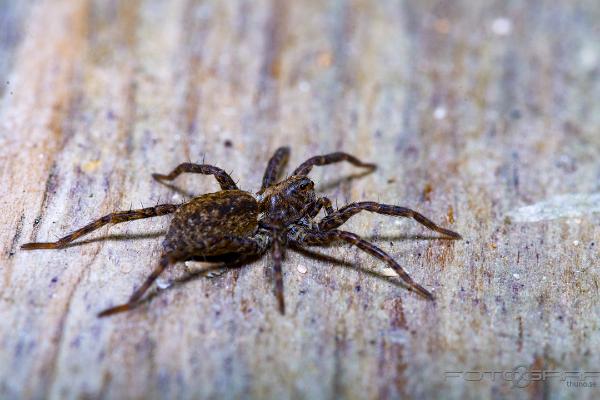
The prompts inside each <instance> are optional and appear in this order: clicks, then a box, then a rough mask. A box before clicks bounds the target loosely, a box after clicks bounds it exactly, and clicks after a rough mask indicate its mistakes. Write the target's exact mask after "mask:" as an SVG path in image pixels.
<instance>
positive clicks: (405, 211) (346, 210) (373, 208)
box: [319, 201, 462, 239]
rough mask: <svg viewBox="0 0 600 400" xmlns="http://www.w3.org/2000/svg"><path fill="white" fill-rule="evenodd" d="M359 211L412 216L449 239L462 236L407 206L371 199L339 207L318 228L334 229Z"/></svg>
mask: <svg viewBox="0 0 600 400" xmlns="http://www.w3.org/2000/svg"><path fill="white" fill-rule="evenodd" d="M361 211H370V212H374V213H378V214H384V215H392V216H394V217H407V218H412V219H414V220H415V221H417V222H418V223H420V224H421V225H424V226H426V227H427V228H429V229H431V230H432V231H435V232H439V233H441V234H442V235H444V236H447V237H449V238H451V239H462V237H461V236H460V235H459V234H458V233H456V232H453V231H451V230H449V229H445V228H441V227H439V226H437V225H436V224H434V223H433V222H432V221H431V220H429V219H427V218H426V217H425V216H423V215H421V214H419V213H418V212H416V211H413V210H411V209H409V208H405V207H398V206H392V205H388V204H379V203H375V202H372V201H363V202H359V203H352V204H348V205H347V206H345V207H342V208H340V209H339V210H337V211H336V212H334V213H333V214H331V215H328V216H326V217H325V218H323V219H322V220H321V222H319V228H320V229H321V230H324V231H328V230H330V229H335V228H337V227H339V226H341V225H342V224H344V223H345V222H346V221H347V220H348V219H349V218H350V217H352V216H353V215H355V214H358V213H359V212H361Z"/></svg>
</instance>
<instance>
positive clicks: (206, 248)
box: [22, 147, 461, 317]
mask: <svg viewBox="0 0 600 400" xmlns="http://www.w3.org/2000/svg"><path fill="white" fill-rule="evenodd" d="M289 154H290V150H289V148H288V147H281V148H279V149H277V151H276V152H275V154H274V155H273V157H271V159H270V160H269V163H268V165H267V169H266V171H265V173H264V177H263V181H262V187H261V189H260V191H259V192H258V193H257V194H256V195H253V194H252V193H249V192H246V191H242V190H240V189H238V187H237V185H236V184H235V182H234V181H233V179H231V177H230V176H229V175H228V174H227V173H226V172H225V171H223V170H222V169H220V168H217V167H215V166H212V165H208V164H191V163H184V164H181V165H179V166H178V167H177V168H175V169H174V170H173V171H172V172H171V173H170V174H168V175H161V174H153V177H154V178H155V179H157V180H159V181H172V180H174V179H175V178H177V177H178V176H179V175H181V174H183V173H199V174H204V175H212V176H214V177H215V178H216V180H217V181H218V183H219V184H220V186H221V190H220V191H218V192H216V193H208V194H204V195H201V196H198V197H195V198H193V199H192V200H190V201H188V202H186V203H184V204H180V205H176V204H161V205H157V206H155V207H149V208H142V209H138V210H130V211H119V212H114V213H111V214H108V215H106V216H104V217H102V218H100V219H98V220H96V221H94V222H92V223H90V224H88V225H86V226H84V227H83V228H81V229H79V230H77V231H75V232H73V233H71V234H69V235H67V236H65V237H63V238H62V239H59V240H58V241H56V242H51V243H27V244H25V245H23V246H22V249H26V250H34V249H60V248H63V247H65V246H66V245H67V244H69V243H71V242H73V241H74V240H76V239H78V238H80V237H82V236H84V235H87V234H88V233H90V232H92V231H94V230H96V229H98V228H100V227H102V226H105V225H107V224H118V223H121V222H126V221H133V220H136V219H143V218H152V217H157V216H160V215H166V214H174V216H173V219H172V220H171V224H170V227H169V229H168V231H167V234H166V237H165V239H164V241H163V243H162V255H161V257H160V260H159V261H158V265H157V266H156V268H155V269H154V271H152V273H151V274H150V276H149V277H148V278H147V279H146V281H145V282H144V283H143V284H142V285H141V286H140V287H139V288H138V289H137V290H135V291H134V292H133V294H132V295H131V297H130V298H129V301H128V302H127V303H125V304H121V305H118V306H115V307H111V308H109V309H107V310H104V311H102V312H101V313H100V314H99V316H100V317H104V316H107V315H111V314H115V313H118V312H122V311H127V310H130V309H132V308H133V307H134V306H135V305H136V304H137V303H138V302H139V301H140V299H141V298H142V296H143V295H144V293H146V291H147V290H148V289H149V288H150V287H151V285H152V284H153V283H154V281H155V280H156V279H157V278H158V276H159V275H160V274H161V273H162V272H163V271H164V270H165V269H166V268H168V267H169V266H170V265H172V264H174V263H176V262H179V261H185V260H189V259H192V258H206V257H214V256H224V257H225V256H229V257H231V256H233V259H234V260H244V259H246V258H247V257H257V256H261V255H263V254H264V253H266V252H267V251H269V250H270V251H271V255H272V263H273V270H274V280H275V294H276V298H277V303H278V307H279V311H280V312H281V313H282V314H284V313H285V303H284V298H283V276H282V271H281V265H282V261H283V258H284V254H285V249H286V247H287V246H288V245H294V246H299V247H302V246H305V245H307V246H315V245H317V246H318V245H329V244H333V243H335V242H345V243H347V244H351V245H354V246H356V247H358V248H359V249H361V250H362V251H364V252H366V253H368V254H370V255H372V256H374V257H376V258H378V259H379V260H381V261H383V262H385V263H386V264H387V265H388V266H389V267H391V268H393V269H394V271H396V273H398V275H399V276H400V278H401V279H402V280H403V281H404V282H405V284H406V286H407V288H408V289H409V290H411V291H414V292H416V293H418V294H419V295H421V296H423V297H424V298H426V299H429V300H432V299H433V295H432V294H431V293H430V292H429V291H428V290H427V289H425V288H424V287H422V286H421V285H419V284H418V283H416V282H415V281H414V280H413V279H412V278H411V277H410V276H409V275H408V273H406V271H404V269H403V268H402V267H401V266H400V265H399V264H398V263H397V262H396V261H394V259H393V258H392V257H391V256H390V255H388V254H387V253H386V252H385V251H383V250H382V249H380V248H379V247H377V246H375V245H374V244H372V243H369V242H368V241H366V240H364V239H362V238H361V237H359V236H358V235H356V234H355V233H352V232H347V231H343V230H340V229H338V228H339V227H340V226H341V225H342V224H344V223H345V222H346V221H347V220H348V219H349V218H350V217H352V216H353V215H355V214H357V213H359V212H361V211H370V212H374V213H378V214H385V215H391V216H395V217H409V218H413V219H414V220H416V221H417V222H419V223H420V224H422V225H424V226H426V227H427V228H429V229H431V230H433V231H435V232H439V233H441V234H442V235H444V236H445V237H446V238H449V239H460V238H461V236H460V235H459V234H458V233H456V232H453V231H451V230H448V229H444V228H441V227H439V226H437V225H436V224H435V223H433V222H432V221H430V220H429V219H427V218H425V217H424V216H423V215H421V214H419V213H418V212H416V211H413V210H411V209H408V208H405V207H399V206H395V205H387V204H380V203H375V202H371V201H365V202H357V203H351V204H348V205H346V206H344V207H342V208H340V209H338V210H334V209H333V207H332V205H331V201H330V200H329V199H328V198H326V197H317V195H316V193H315V190H314V183H313V181H312V180H310V179H309V178H308V176H307V175H308V173H309V172H310V171H311V169H312V168H313V167H314V166H321V165H328V164H333V163H337V162H341V161H347V162H349V163H351V164H353V165H355V166H357V167H362V168H367V169H369V170H374V169H375V168H376V166H375V164H369V163H364V162H362V161H360V160H359V159H357V158H356V157H354V156H352V155H350V154H346V153H341V152H338V153H331V154H327V155H322V156H316V157H312V158H309V159H308V160H306V161H305V162H303V163H302V164H301V165H300V166H299V167H298V168H296V169H295V170H294V172H293V173H292V175H291V176H289V177H288V178H286V179H284V180H282V181H278V178H279V176H280V175H281V172H282V170H283V168H284V166H285V165H286V163H287V160H288V158H289ZM323 208H324V209H325V216H324V217H323V218H322V219H320V220H319V221H317V220H316V217H317V215H318V214H319V212H320V211H321V209H323Z"/></svg>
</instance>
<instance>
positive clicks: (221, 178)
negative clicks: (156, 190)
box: [152, 163, 238, 190]
mask: <svg viewBox="0 0 600 400" xmlns="http://www.w3.org/2000/svg"><path fill="white" fill-rule="evenodd" d="M184 173H194V174H204V175H213V176H214V177H215V179H216V180H217V182H219V185H221V189H222V190H238V187H237V185H236V184H235V182H234V181H233V179H231V177H230V176H229V174H227V172H225V171H223V170H222V169H221V168H219V167H215V166H213V165H209V164H192V163H183V164H179V165H178V166H177V168H175V169H174V170H173V171H171V173H169V174H168V175H162V174H152V177H153V178H154V179H156V180H157V181H172V180H174V179H175V178H177V177H178V176H179V175H181V174H184Z"/></svg>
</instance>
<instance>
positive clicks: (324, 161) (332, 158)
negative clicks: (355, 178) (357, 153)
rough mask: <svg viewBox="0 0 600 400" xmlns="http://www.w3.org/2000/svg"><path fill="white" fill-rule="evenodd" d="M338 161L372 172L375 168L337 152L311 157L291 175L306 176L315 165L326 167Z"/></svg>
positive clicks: (346, 154)
mask: <svg viewBox="0 0 600 400" xmlns="http://www.w3.org/2000/svg"><path fill="white" fill-rule="evenodd" d="M340 161H348V162H349V163H350V164H352V165H355V166H357V167H364V168H369V169H371V170H374V169H375V168H377V166H376V165H375V164H371V163H364V162H362V161H360V160H359V159H358V158H356V157H354V156H352V155H350V154H348V153H341V152H338V153H330V154H325V155H322V156H315V157H311V158H309V159H308V160H306V161H304V162H303V163H302V164H300V166H299V167H298V168H296V169H295V170H294V172H293V173H292V175H308V173H309V172H310V171H311V169H312V167H314V166H315V165H317V166H320V165H328V164H333V163H337V162H340Z"/></svg>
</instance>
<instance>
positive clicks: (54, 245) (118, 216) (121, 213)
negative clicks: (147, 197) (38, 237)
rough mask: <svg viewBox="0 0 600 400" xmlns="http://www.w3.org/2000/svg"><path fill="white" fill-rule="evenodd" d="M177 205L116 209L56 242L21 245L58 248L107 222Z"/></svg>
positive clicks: (155, 213)
mask: <svg viewBox="0 0 600 400" xmlns="http://www.w3.org/2000/svg"><path fill="white" fill-rule="evenodd" d="M178 207H179V206H176V205H174V204H161V205H158V206H156V207H149V208H142V209H139V210H130V211H118V212H114V213H111V214H108V215H105V216H104V217H102V218H100V219H97V220H95V221H94V222H92V223H90V224H88V225H86V226H84V227H83V228H81V229H78V230H76V231H75V232H73V233H71V234H69V235H67V236H65V237H63V238H61V239H59V240H58V241H56V242H50V243H27V244H24V245H22V246H21V249H23V250H37V249H60V248H62V247H64V246H65V245H67V244H69V243H71V242H72V241H74V240H77V239H79V238H80V237H82V236H84V235H87V234H88V233H90V232H93V231H95V230H96V229H99V228H101V227H103V226H105V225H108V224H119V223H121V222H127V221H134V220H136V219H143V218H152V217H158V216H160V215H166V214H171V213H174V212H175V211H176V210H177V208H178Z"/></svg>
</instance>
